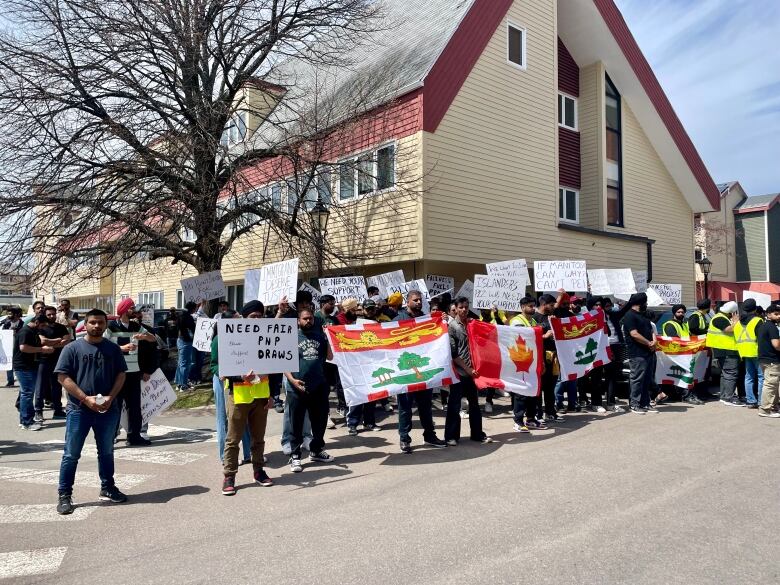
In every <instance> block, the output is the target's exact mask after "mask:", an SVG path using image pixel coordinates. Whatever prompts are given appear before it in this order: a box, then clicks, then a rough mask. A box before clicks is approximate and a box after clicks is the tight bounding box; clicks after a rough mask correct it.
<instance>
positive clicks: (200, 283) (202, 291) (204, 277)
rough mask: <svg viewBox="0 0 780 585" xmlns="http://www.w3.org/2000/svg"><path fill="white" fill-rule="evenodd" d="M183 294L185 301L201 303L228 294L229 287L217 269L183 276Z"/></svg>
mask: <svg viewBox="0 0 780 585" xmlns="http://www.w3.org/2000/svg"><path fill="white" fill-rule="evenodd" d="M181 294H182V295H183V296H184V302H185V303H189V302H190V301H191V302H193V303H200V302H201V301H210V300H211V299H218V298H220V297H225V296H227V289H225V282H224V281H223V280H222V273H221V272H220V271H219V270H215V271H214V272H205V273H203V274H198V276H193V277H191V278H183V279H182V281H181ZM160 308H162V307H160Z"/></svg>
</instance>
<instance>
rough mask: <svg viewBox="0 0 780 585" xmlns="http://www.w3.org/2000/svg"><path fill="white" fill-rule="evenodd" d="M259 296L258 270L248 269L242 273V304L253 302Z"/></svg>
mask: <svg viewBox="0 0 780 585" xmlns="http://www.w3.org/2000/svg"><path fill="white" fill-rule="evenodd" d="M259 294H260V269H259V268H250V269H249V270H247V271H246V272H244V299H243V302H245V303H246V302H247V301H253V300H255V299H256V298H257V297H258V295H259Z"/></svg>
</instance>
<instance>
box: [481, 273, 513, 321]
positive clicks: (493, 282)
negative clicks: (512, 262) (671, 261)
mask: <svg viewBox="0 0 780 585" xmlns="http://www.w3.org/2000/svg"><path fill="white" fill-rule="evenodd" d="M524 296H525V284H524V283H523V281H522V280H520V279H518V278H509V277H507V276H503V275H500V274H499V275H493V274H475V275H474V303H473V305H474V308H475V309H492V308H493V307H496V308H497V309H503V310H505V311H517V312H520V300H521V299H522V298H523V297H524Z"/></svg>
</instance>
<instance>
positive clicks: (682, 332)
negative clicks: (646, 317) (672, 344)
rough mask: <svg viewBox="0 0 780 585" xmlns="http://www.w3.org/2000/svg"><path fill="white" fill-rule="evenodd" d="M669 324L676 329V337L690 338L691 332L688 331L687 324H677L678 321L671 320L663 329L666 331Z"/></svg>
mask: <svg viewBox="0 0 780 585" xmlns="http://www.w3.org/2000/svg"><path fill="white" fill-rule="evenodd" d="M667 323H668V324H669V325H671V326H672V327H674V330H675V335H674V337H690V335H691V330H690V329H688V324H687V323H683V324H680V323H678V322H677V319H669V320H668V321H667V322H666V323H664V326H663V329H666V325H667Z"/></svg>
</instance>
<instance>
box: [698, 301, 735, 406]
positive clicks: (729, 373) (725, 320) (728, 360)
mask: <svg viewBox="0 0 780 585" xmlns="http://www.w3.org/2000/svg"><path fill="white" fill-rule="evenodd" d="M737 322H739V307H738V306H737V303H735V302H734V301H729V302H727V303H724V304H723V306H722V307H721V308H720V309H719V310H718V312H717V313H716V314H715V316H714V317H713V318H712V320H711V321H710V324H709V327H708V328H707V347H709V348H712V357H713V359H714V360H715V363H717V364H718V366H719V367H720V401H721V403H722V404H726V405H727V406H744V403H743V402H741V401H740V400H739V398H737V396H736V395H735V393H736V390H737V377H738V376H739V352H737V340H736V339H735V338H734V325H735V324H736V323H737Z"/></svg>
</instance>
